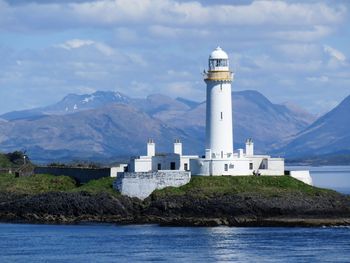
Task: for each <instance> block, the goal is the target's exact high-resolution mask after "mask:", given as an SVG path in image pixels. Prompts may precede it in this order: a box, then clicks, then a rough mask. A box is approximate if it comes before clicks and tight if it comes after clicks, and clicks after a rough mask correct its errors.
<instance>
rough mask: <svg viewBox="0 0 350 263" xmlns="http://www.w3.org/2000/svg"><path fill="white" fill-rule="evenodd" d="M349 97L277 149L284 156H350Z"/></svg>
mask: <svg viewBox="0 0 350 263" xmlns="http://www.w3.org/2000/svg"><path fill="white" fill-rule="evenodd" d="M349 114H350V96H348V97H347V98H345V99H344V100H343V101H342V102H341V103H340V104H339V105H338V106H337V107H335V108H334V109H333V110H331V111H330V112H328V113H327V114H325V115H324V116H322V117H320V118H319V119H318V120H317V121H315V122H314V123H312V124H311V125H310V126H308V127H307V128H306V129H304V130H303V131H301V132H299V133H298V134H296V135H295V136H293V137H292V138H291V139H290V140H289V142H288V143H287V144H286V145H285V146H283V147H282V148H280V149H278V151H279V152H281V153H283V154H284V155H286V156H290V157H295V156H310V155H312V156H318V155H325V154H330V153H332V154H350V117H349Z"/></svg>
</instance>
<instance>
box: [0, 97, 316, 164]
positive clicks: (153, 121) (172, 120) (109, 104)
mask: <svg viewBox="0 0 350 263" xmlns="http://www.w3.org/2000/svg"><path fill="white" fill-rule="evenodd" d="M232 98H233V105H234V107H233V114H234V115H233V116H234V117H233V118H234V141H235V147H236V148H237V147H241V146H242V144H243V143H244V141H245V139H246V138H247V137H252V138H254V140H255V142H256V148H257V151H258V152H259V151H260V152H266V151H268V150H269V147H270V146H271V145H272V144H275V143H277V142H279V141H280V140H282V139H283V138H284V137H285V136H291V135H293V134H295V133H297V132H299V131H300V130H302V129H304V128H305V127H306V126H307V125H308V124H309V123H310V121H311V120H312V119H313V116H312V115H308V116H307V118H305V114H304V115H301V114H300V111H298V109H295V107H294V108H289V107H287V106H285V105H278V104H273V103H271V102H270V101H269V100H268V99H267V98H266V97H264V96H263V95H262V94H260V93H259V92H256V91H242V92H234V93H232ZM0 118H1V119H4V120H5V121H4V122H0V145H1V149H2V151H7V152H9V151H14V150H17V149H26V150H27V151H28V154H29V155H30V156H31V157H32V159H33V160H35V161H39V162H51V161H57V160H59V161H70V160H74V159H78V160H82V159H84V160H106V159H109V158H115V157H120V156H129V155H139V154H143V153H144V152H145V150H146V149H145V147H146V146H145V143H146V141H147V139H148V138H154V139H155V141H156V144H157V151H161V152H164V151H172V142H173V140H174V139H175V138H180V139H181V140H182V141H183V143H184V152H185V153H189V154H200V155H201V154H203V152H204V138H205V102H203V103H196V102H192V101H189V100H186V99H183V98H177V99H172V98H170V97H168V96H165V95H162V94H153V95H150V96H148V97H146V98H145V99H135V98H130V97H128V96H126V95H123V94H121V93H119V92H102V91H100V92H95V93H93V94H86V95H75V94H70V95H68V96H66V97H65V98H63V100H61V101H60V102H58V103H56V104H54V105H49V106H47V107H42V108H37V109H32V110H26V111H17V112H10V113H7V114H4V115H2V116H0ZM271 127H274V129H271Z"/></svg>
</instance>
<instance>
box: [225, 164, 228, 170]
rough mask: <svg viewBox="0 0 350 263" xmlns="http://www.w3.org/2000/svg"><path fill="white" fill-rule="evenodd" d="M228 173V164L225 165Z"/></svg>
mask: <svg viewBox="0 0 350 263" xmlns="http://www.w3.org/2000/svg"><path fill="white" fill-rule="evenodd" d="M227 171H228V164H227V163H225V172H227Z"/></svg>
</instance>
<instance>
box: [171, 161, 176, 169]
mask: <svg viewBox="0 0 350 263" xmlns="http://www.w3.org/2000/svg"><path fill="white" fill-rule="evenodd" d="M170 170H175V162H171V163H170Z"/></svg>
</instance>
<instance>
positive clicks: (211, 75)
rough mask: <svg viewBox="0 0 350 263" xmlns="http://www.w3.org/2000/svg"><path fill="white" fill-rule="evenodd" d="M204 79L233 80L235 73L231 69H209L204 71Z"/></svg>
mask: <svg viewBox="0 0 350 263" xmlns="http://www.w3.org/2000/svg"><path fill="white" fill-rule="evenodd" d="M204 80H214V81H232V80H233V73H232V72H231V71H208V72H205V73H204Z"/></svg>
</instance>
